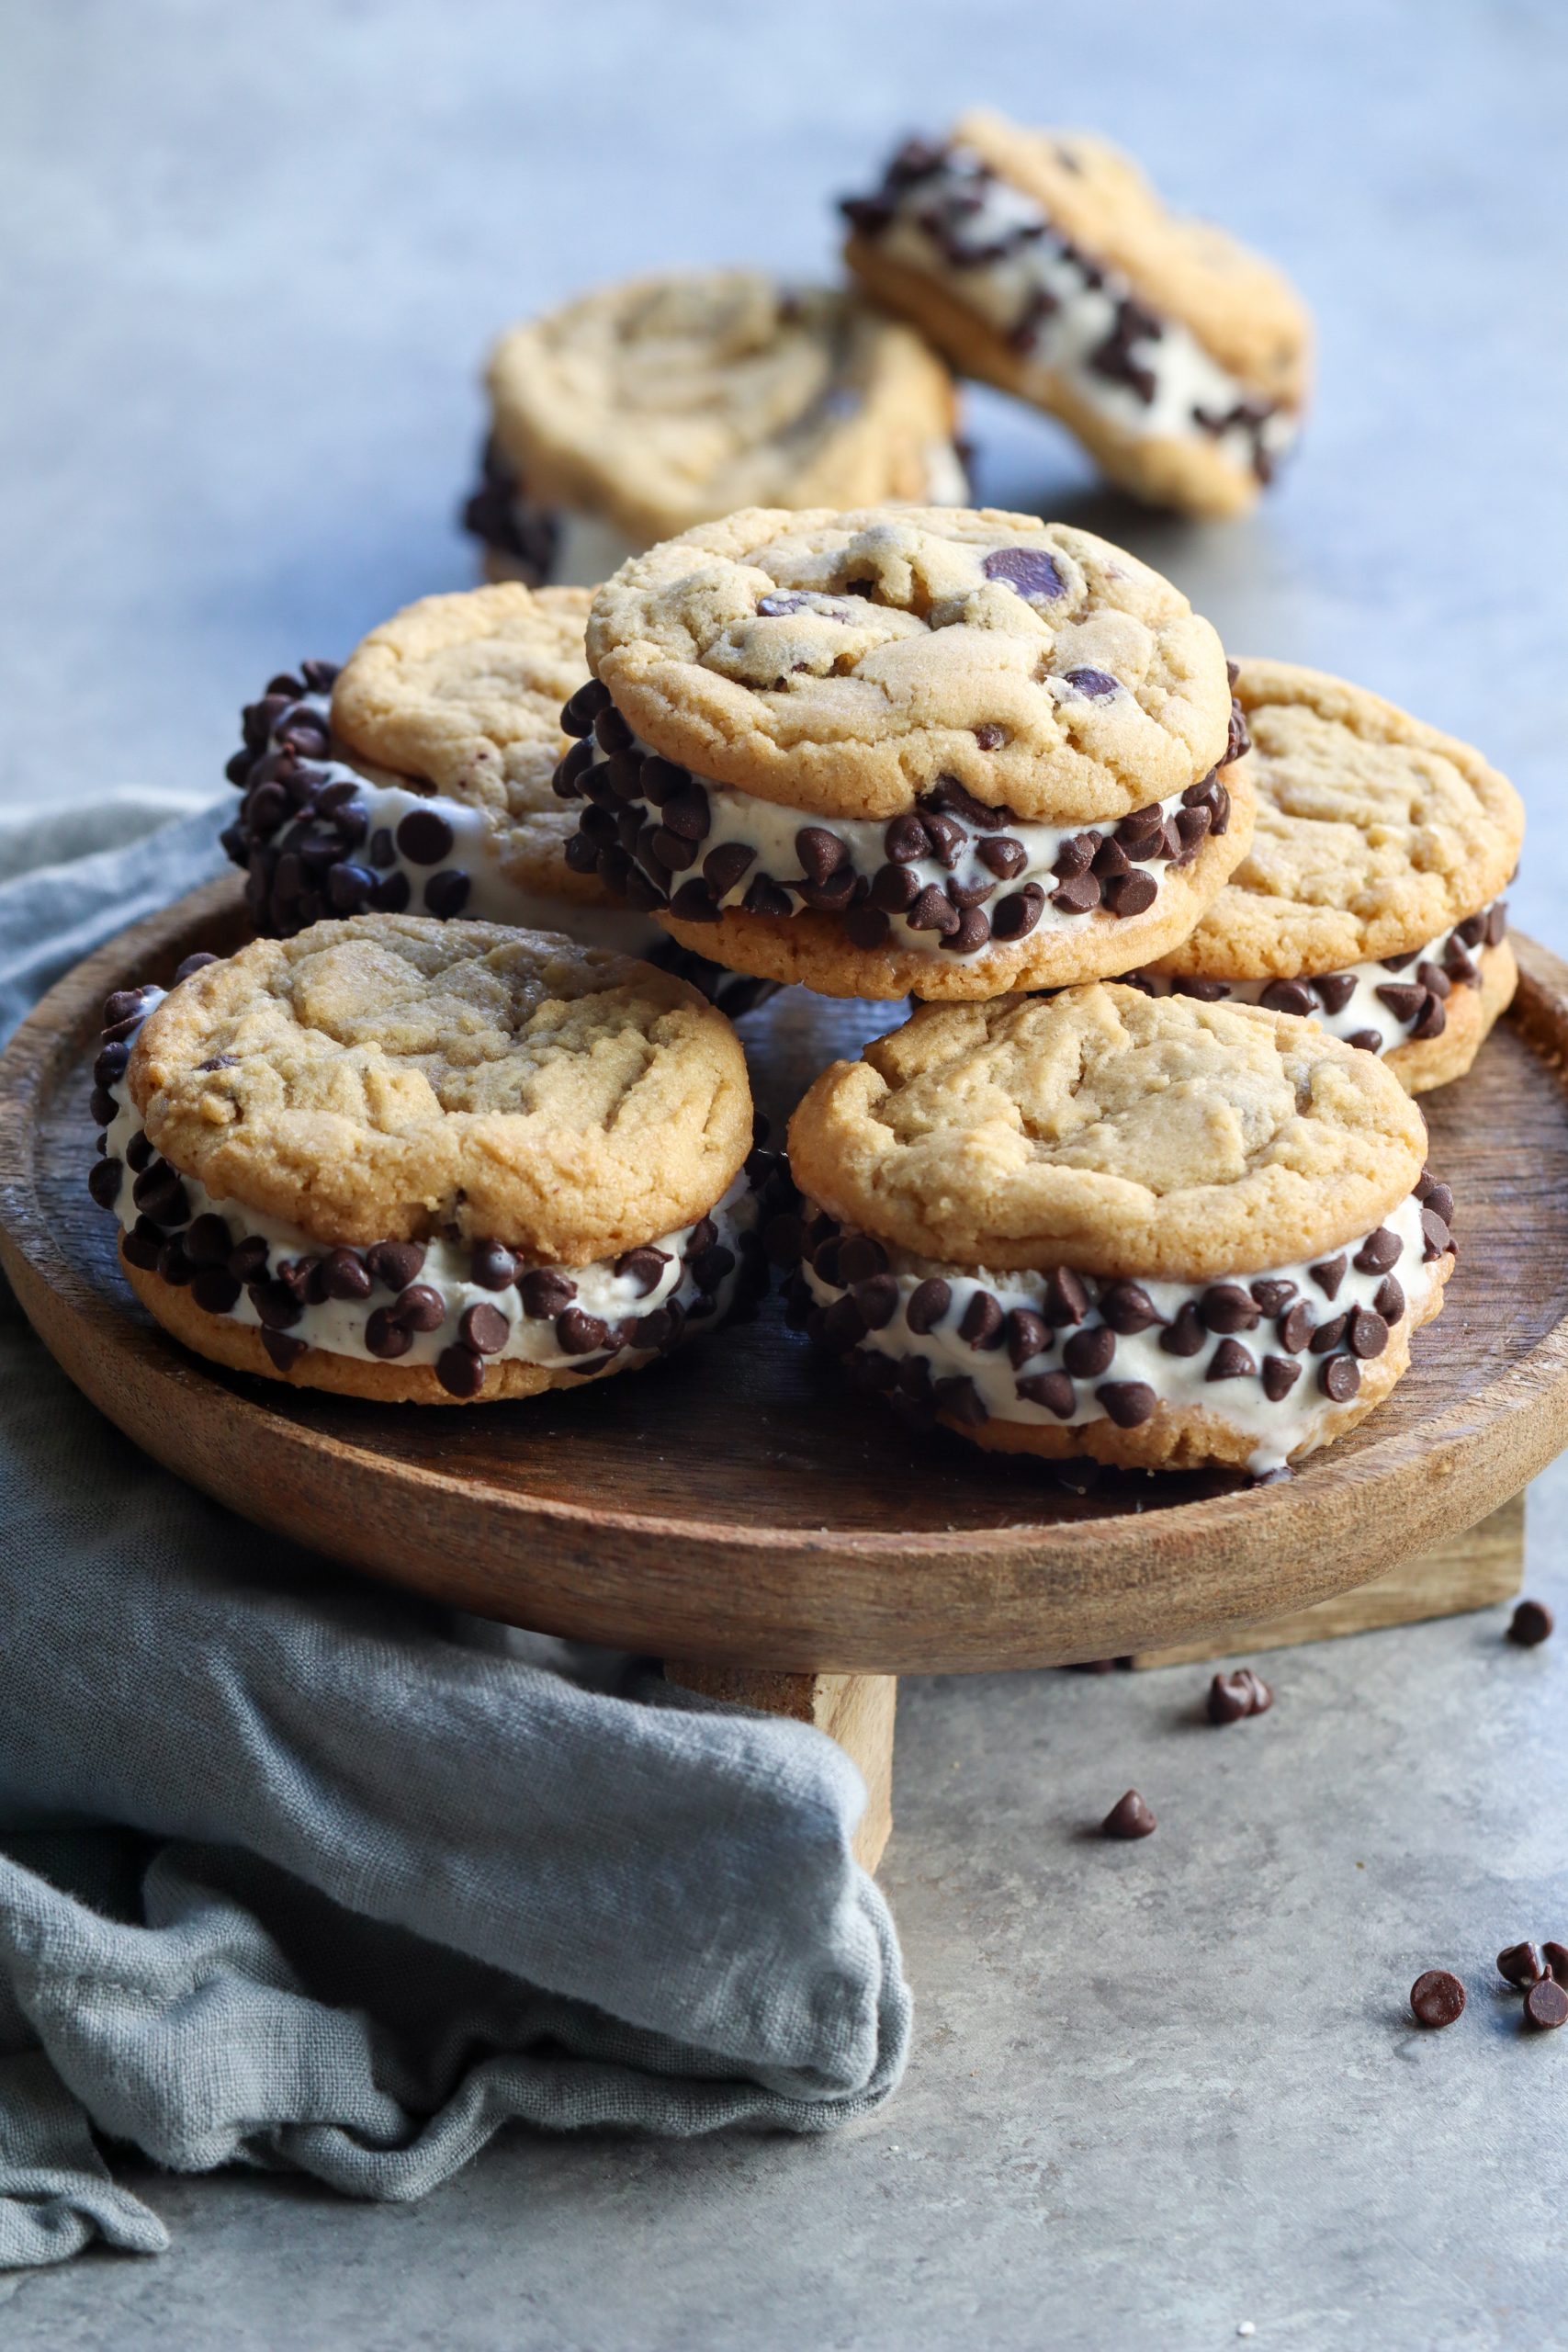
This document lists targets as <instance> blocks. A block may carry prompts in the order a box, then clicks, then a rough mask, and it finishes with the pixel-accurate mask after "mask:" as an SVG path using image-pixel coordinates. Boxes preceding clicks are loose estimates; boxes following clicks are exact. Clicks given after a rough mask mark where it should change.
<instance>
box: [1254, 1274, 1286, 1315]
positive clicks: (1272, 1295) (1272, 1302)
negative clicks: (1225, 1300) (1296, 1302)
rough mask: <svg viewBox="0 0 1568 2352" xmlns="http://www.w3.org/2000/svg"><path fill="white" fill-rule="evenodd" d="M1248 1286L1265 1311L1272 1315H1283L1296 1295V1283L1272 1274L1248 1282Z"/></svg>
mask: <svg viewBox="0 0 1568 2352" xmlns="http://www.w3.org/2000/svg"><path fill="white" fill-rule="evenodd" d="M1247 1289H1248V1290H1249V1291H1250V1292H1251V1293H1252V1295H1253V1297H1254V1298H1255V1299H1256V1300H1257V1301H1258V1306H1259V1307H1260V1308H1261V1309H1262V1311H1263V1313H1264V1314H1265V1315H1270V1316H1272V1315H1283V1313H1284V1311H1285V1309H1286V1307H1287V1306H1289V1305H1290V1303H1291V1301H1292V1298H1294V1296H1295V1295H1296V1286H1295V1284H1294V1283H1292V1282H1280V1281H1279V1280H1277V1279H1275V1278H1274V1277H1273V1276H1270V1275H1264V1276H1263V1277H1261V1279H1260V1280H1258V1282H1255V1283H1247Z"/></svg>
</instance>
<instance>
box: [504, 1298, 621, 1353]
mask: <svg viewBox="0 0 1568 2352" xmlns="http://www.w3.org/2000/svg"><path fill="white" fill-rule="evenodd" d="M525 1304H526V1301H525ZM609 1338H610V1327H609V1325H608V1324H607V1323H606V1322H604V1319H603V1317H600V1316H597V1315H585V1314H584V1313H583V1311H582V1309H581V1306H569V1307H568V1308H567V1310H566V1312H565V1314H564V1315H560V1316H558V1317H557V1318H556V1344H557V1346H558V1348H559V1349H560V1351H561V1353H562V1354H563V1355H567V1356H585V1355H591V1354H592V1352H593V1351H595V1350H596V1349H599V1348H603V1347H604V1346H606V1345H607V1344H608V1341H609Z"/></svg>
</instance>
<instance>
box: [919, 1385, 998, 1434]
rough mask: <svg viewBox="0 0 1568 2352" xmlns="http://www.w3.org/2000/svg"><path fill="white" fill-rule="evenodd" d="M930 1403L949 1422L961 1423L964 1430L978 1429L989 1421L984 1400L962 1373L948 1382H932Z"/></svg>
mask: <svg viewBox="0 0 1568 2352" xmlns="http://www.w3.org/2000/svg"><path fill="white" fill-rule="evenodd" d="M931 1402H932V1404H933V1405H934V1406H935V1407H936V1409H937V1411H938V1412H939V1413H945V1414H946V1415H947V1418H948V1419H949V1420H952V1421H959V1422H962V1424H963V1425H964V1428H965V1429H978V1428H979V1426H980V1424H981V1423H982V1421H987V1420H989V1419H990V1415H989V1414H988V1413H987V1410H986V1400H985V1398H984V1397H982V1396H981V1394H980V1392H979V1390H978V1389H977V1388H976V1385H975V1383H974V1382H973V1381H972V1380H970V1379H969V1378H968V1377H967V1376H966V1374H963V1373H960V1374H957V1376H956V1377H955V1378H953V1379H950V1380H938V1381H935V1382H933V1384H932V1386H931Z"/></svg>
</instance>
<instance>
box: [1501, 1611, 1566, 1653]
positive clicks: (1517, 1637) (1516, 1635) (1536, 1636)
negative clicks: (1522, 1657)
mask: <svg viewBox="0 0 1568 2352" xmlns="http://www.w3.org/2000/svg"><path fill="white" fill-rule="evenodd" d="M1554 1622H1555V1621H1554V1619H1553V1617H1552V1614H1551V1610H1550V1609H1549V1608H1548V1607H1547V1605H1546V1603H1545V1601H1544V1600H1521V1601H1520V1602H1519V1604H1518V1607H1517V1609H1516V1610H1515V1611H1514V1613H1513V1615H1512V1616H1511V1617H1510V1618H1509V1620H1508V1639H1509V1640H1510V1641H1511V1642H1517V1644H1518V1645H1519V1647H1520V1648H1521V1649H1526V1650H1533V1649H1535V1648H1536V1647H1537V1646H1538V1645H1539V1644H1540V1643H1541V1642H1544V1641H1549V1640H1550V1639H1551V1629H1552V1625H1553V1623H1554Z"/></svg>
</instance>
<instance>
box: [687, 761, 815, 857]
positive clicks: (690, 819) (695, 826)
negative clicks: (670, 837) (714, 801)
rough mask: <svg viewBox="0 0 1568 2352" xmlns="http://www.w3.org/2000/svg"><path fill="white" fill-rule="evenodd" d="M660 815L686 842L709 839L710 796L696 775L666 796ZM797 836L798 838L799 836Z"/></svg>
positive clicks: (710, 820)
mask: <svg viewBox="0 0 1568 2352" xmlns="http://www.w3.org/2000/svg"><path fill="white" fill-rule="evenodd" d="M660 817H661V818H662V820H663V826H664V831H666V832H667V833H678V834H679V835H680V837H681V839H682V841H686V842H701V841H705V840H706V839H707V835H708V828H709V825H710V824H711V822H712V819H711V817H710V815H709V811H708V797H707V794H706V793H705V791H704V790H703V787H702V786H701V785H700V784H698V783H697V781H696V779H695V778H694V777H689V778H688V779H687V781H686V783H685V784H684V785H683V786H682V788H681V790H680V791H679V792H671V793H670V794H668V795H667V796H666V797H665V801H664V805H663V807H662V809H660ZM796 838H797V840H798V836H797V837H796Z"/></svg>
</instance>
